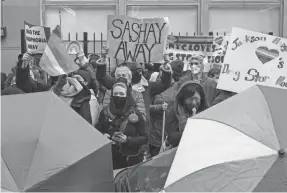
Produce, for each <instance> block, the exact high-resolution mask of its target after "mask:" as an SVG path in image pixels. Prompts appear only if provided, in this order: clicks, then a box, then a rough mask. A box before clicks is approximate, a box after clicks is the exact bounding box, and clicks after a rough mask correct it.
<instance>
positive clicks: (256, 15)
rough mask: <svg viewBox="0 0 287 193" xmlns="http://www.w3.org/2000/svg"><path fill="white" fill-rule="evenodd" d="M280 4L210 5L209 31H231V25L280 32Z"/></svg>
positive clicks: (275, 33)
mask: <svg viewBox="0 0 287 193" xmlns="http://www.w3.org/2000/svg"><path fill="white" fill-rule="evenodd" d="M280 12H281V9H280V6H278V5H267V6H263V5H260V6H258V5H256V6H248V5H242V6H240V7H239V6H233V7H231V6H229V7H227V6H226V7H223V6H222V7H219V6H216V7H215V6H212V7H210V8H209V31H213V32H215V33H216V32H219V33H224V32H227V33H229V32H231V28H232V27H240V28H244V29H248V30H253V31H259V32H266V33H267V32H273V33H274V35H281V33H280V30H281V28H280V25H281V24H280V20H281V19H280Z"/></svg>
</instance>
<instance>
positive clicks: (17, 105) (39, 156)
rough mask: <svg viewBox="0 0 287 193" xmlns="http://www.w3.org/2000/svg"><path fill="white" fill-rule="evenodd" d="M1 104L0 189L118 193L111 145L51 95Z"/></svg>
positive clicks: (15, 97) (13, 98) (5, 100)
mask: <svg viewBox="0 0 287 193" xmlns="http://www.w3.org/2000/svg"><path fill="white" fill-rule="evenodd" d="M1 100H2V113H1V115H2V125H1V128H2V129H1V130H2V131H1V132H2V133H1V134H2V135H1V140H2V141H1V149H2V152H1V166H2V171H1V176H2V181H1V189H5V190H8V191H14V192H23V191H26V192H32V191H34V192H43V191H45V192H75V191H77V192H90V191H93V192H96V191H101V192H106V191H108V192H111V191H114V189H113V183H112V181H113V169H112V155H111V144H110V141H109V140H108V139H107V138H106V137H104V136H103V135H102V134H101V133H100V132H98V131H97V130H96V129H95V128H93V127H92V126H91V125H90V124H89V123H88V122H87V121H86V120H84V119H83V118H82V117H81V116H79V115H78V114H77V113H76V112H75V111H74V110H72V109H71V108H70V107H69V106H68V105H66V104H65V103H64V102H62V101H61V100H60V99H59V98H58V97H57V96H56V95H55V94H53V92H41V93H33V94H21V95H11V96H2V97H1Z"/></svg>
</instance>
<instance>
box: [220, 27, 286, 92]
mask: <svg viewBox="0 0 287 193" xmlns="http://www.w3.org/2000/svg"><path fill="white" fill-rule="evenodd" d="M286 77H287V39H283V38H280V37H276V36H271V35H267V34H262V33H258V32H253V31H248V30H244V29H240V28H233V29H232V34H231V36H230V38H229V45H228V48H227V52H226V55H225V59H224V65H223V66H222V69H221V75H220V77H219V81H218V85H217V88H218V89H222V90H227V91H232V92H237V93H238V92H241V91H243V90H245V89H248V88H249V87H251V86H253V85H255V84H259V85H265V86H271V87H278V88H284V89H287V78H286Z"/></svg>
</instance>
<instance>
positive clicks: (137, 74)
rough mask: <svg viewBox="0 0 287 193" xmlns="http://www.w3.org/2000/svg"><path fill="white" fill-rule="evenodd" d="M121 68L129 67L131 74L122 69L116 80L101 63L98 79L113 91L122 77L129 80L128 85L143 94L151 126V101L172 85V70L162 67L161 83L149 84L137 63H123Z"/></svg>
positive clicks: (104, 64)
mask: <svg viewBox="0 0 287 193" xmlns="http://www.w3.org/2000/svg"><path fill="white" fill-rule="evenodd" d="M120 67H128V68H129V69H130V71H131V78H130V73H124V72H126V71H127V70H124V69H121V70H120V71H118V72H117V70H116V73H115V78H112V77H110V76H108V75H107V74H106V62H99V65H98V70H97V78H98V80H99V82H100V83H101V84H102V85H104V86H105V87H106V88H107V89H111V88H112V86H113V85H114V84H115V83H116V79H117V78H118V77H119V76H120V77H122V76H124V78H127V80H128V84H129V85H130V86H131V88H132V90H135V91H137V92H139V93H142V95H143V99H144V105H145V111H146V118H147V122H148V125H149V108H150V104H151V99H152V97H153V96H155V95H157V94H159V93H161V92H163V91H164V90H166V89H167V88H168V87H169V86H170V85H171V69H170V68H169V67H168V65H163V66H162V67H161V69H162V71H163V76H162V79H161V81H157V82H148V81H147V80H146V79H145V78H144V77H143V76H142V73H143V71H142V67H141V66H140V64H139V63H137V62H123V63H122V64H121V65H120Z"/></svg>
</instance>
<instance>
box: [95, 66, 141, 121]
mask: <svg viewBox="0 0 287 193" xmlns="http://www.w3.org/2000/svg"><path fill="white" fill-rule="evenodd" d="M98 68H99V69H98V70H101V67H98ZM119 79H125V80H126V82H127V85H131V82H132V72H131V70H130V69H129V68H128V67H127V66H120V67H117V68H116V69H115V72H114V77H110V76H107V75H106V76H105V77H103V78H102V79H101V78H100V79H99V80H100V81H99V82H100V83H101V82H104V83H106V82H107V83H109V82H112V81H114V80H115V81H116V82H117V81H118V80H119ZM101 80H104V81H101ZM103 85H104V86H105V87H106V85H105V84H103ZM131 95H132V97H133V100H134V101H135V107H136V109H137V110H138V111H139V112H140V113H142V115H143V117H144V118H146V108H145V104H144V99H143V95H142V93H141V92H138V91H136V90H134V89H131ZM109 103H110V92H109V91H107V92H106V95H105V98H104V101H103V106H104V107H105V106H107V105H108V104H109Z"/></svg>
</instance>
